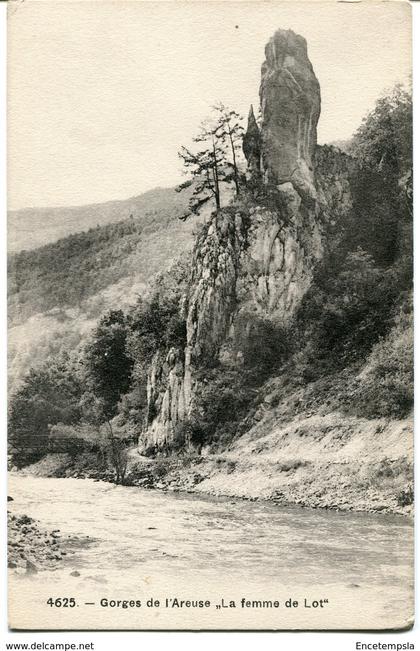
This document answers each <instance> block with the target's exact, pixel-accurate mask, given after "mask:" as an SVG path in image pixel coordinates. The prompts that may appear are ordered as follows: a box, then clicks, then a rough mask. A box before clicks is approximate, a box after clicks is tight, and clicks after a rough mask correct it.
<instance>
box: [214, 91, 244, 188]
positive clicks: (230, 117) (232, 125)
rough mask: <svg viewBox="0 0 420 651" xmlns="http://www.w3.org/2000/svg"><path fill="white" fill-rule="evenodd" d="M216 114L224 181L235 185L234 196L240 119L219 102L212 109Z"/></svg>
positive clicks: (236, 184)
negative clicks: (221, 148) (221, 150)
mask: <svg viewBox="0 0 420 651" xmlns="http://www.w3.org/2000/svg"><path fill="white" fill-rule="evenodd" d="M213 109H214V111H215V112H216V120H217V127H216V130H215V135H216V138H217V140H218V141H219V142H220V143H221V144H222V146H223V150H224V151H223V154H224V155H223V163H224V166H225V174H224V181H225V182H227V183H229V182H231V181H233V182H234V184H235V190H236V195H237V196H239V194H240V183H239V168H238V153H239V151H240V150H241V148H242V139H243V134H244V129H243V126H242V124H241V121H242V119H243V118H242V117H241V116H240V115H239V113H238V112H237V111H234V110H231V109H229V108H228V107H227V106H225V105H224V104H222V102H220V103H219V104H216V105H215V106H214V107H213Z"/></svg>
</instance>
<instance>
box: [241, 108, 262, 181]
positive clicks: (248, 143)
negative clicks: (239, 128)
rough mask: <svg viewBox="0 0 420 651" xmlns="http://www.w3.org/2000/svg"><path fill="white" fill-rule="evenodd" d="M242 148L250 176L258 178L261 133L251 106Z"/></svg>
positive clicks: (259, 171)
mask: <svg viewBox="0 0 420 651" xmlns="http://www.w3.org/2000/svg"><path fill="white" fill-rule="evenodd" d="M242 148H243V151H244V154H245V158H246V160H247V163H248V170H249V173H250V176H251V177H252V176H254V177H259V175H260V173H261V133H260V128H259V126H258V123H257V120H256V118H255V115H254V107H253V106H252V104H251V108H250V109H249V113H248V126H247V130H246V132H245V134H244V138H243V143H242Z"/></svg>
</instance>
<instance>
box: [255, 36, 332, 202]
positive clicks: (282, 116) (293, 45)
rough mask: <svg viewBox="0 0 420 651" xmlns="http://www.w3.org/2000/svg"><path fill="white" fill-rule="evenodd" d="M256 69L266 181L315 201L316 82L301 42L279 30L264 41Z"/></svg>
mask: <svg viewBox="0 0 420 651" xmlns="http://www.w3.org/2000/svg"><path fill="white" fill-rule="evenodd" d="M265 57H266V58H265V61H264V63H263V65H262V69H261V86H260V101H261V114H262V126H261V141H262V142H261V155H262V167H263V172H264V179H265V181H266V183H270V184H273V185H275V186H277V187H280V188H281V187H282V186H283V185H284V184H289V183H290V184H292V185H293V187H294V189H295V190H297V192H298V193H299V195H300V197H301V199H305V198H306V196H307V195H309V197H310V198H312V199H315V190H314V185H313V168H314V155H315V148H316V144H317V132H316V128H317V124H318V119H319V115H320V110H321V96H320V89H319V83H318V80H317V78H316V77H315V74H314V71H313V68H312V64H311V62H310V61H309V58H308V53H307V46H306V41H305V39H304V38H303V37H302V36H299V35H297V34H295V33H294V32H292V31H291V30H287V31H285V30H282V29H279V30H277V32H276V33H275V34H274V36H273V37H272V38H271V39H270V41H269V42H268V43H267V45H266V48H265Z"/></svg>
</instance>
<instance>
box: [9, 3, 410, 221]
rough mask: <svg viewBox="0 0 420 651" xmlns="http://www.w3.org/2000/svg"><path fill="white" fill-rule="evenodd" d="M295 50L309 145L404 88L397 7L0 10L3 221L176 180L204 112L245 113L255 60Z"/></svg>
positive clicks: (345, 129) (404, 21)
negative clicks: (4, 98)
mask: <svg viewBox="0 0 420 651" xmlns="http://www.w3.org/2000/svg"><path fill="white" fill-rule="evenodd" d="M279 27H281V28H284V29H288V28H290V29H293V30H294V31H295V32H297V33H300V34H301V35H302V36H304V37H305V38H306V40H307V42H308V54H309V58H310V59H311V61H312V64H313V67H314V71H315V74H316V75H317V77H318V79H319V82H320V85H321V98H322V109H321V117H320V121H319V124H318V142H320V143H324V142H330V141H333V140H341V139H347V138H349V137H350V136H351V135H352V133H353V132H354V131H355V130H356V129H357V127H358V126H359V124H360V122H361V120H362V119H363V117H364V116H365V115H366V114H367V112H369V111H370V110H371V109H372V108H373V106H374V103H375V101H376V99H377V98H378V97H379V96H380V95H381V93H382V92H383V91H384V90H385V89H389V88H391V87H392V86H393V85H394V84H395V83H397V82H402V83H406V82H407V80H408V78H409V75H410V67H411V60H410V56H411V55H410V53H411V25H410V7H409V5H408V3H406V2H378V3H377V2H351V3H350V2H332V1H327V2H322V1H317V0H308V1H306V2H298V1H296V0H293V1H290V2H287V1H279V2H269V1H265V0H259V1H256V2H247V1H241V0H236V1H235V2H230V1H229V0H224V1H221V2H219V1H211V0H207V1H206V2H199V1H196V2H176V3H175V2H174V1H170V2H164V1H157V2H150V1H147V0H138V1H137V0H128V1H126V0H116V1H114V2H108V1H106V0H81V1H78V2H73V1H72V0H25V2H19V1H18V2H15V3H13V4H10V5H9V21H8V156H9V161H8V168H9V169H8V186H9V187H8V196H9V208H10V209H18V208H23V207H34V206H36V207H41V206H69V205H84V204H88V203H96V202H103V201H108V200H113V199H126V198H128V197H131V196H135V195H138V194H141V193H142V192H145V191H147V190H149V189H151V188H153V187H156V186H172V185H175V184H177V183H178V182H179V181H180V180H182V176H181V171H182V165H181V161H180V160H179V158H178V156H177V152H178V150H179V149H180V146H181V145H189V143H190V142H191V138H192V137H193V136H194V135H195V133H196V131H197V127H198V125H199V123H200V122H201V121H202V120H203V119H204V118H205V117H206V116H207V115H208V113H209V107H210V106H211V105H212V104H214V103H215V102H216V101H223V102H224V103H225V104H227V105H229V106H231V107H233V108H235V109H236V110H239V111H240V112H241V113H242V114H243V115H245V116H246V115H247V113H248V110H249V105H250V104H251V103H253V104H254V106H258V88H259V82H260V69H261V64H262V62H263V60H264V46H265V44H266V42H267V41H268V39H269V38H270V36H271V35H272V34H273V33H274V32H275V30H276V29H278V28H279Z"/></svg>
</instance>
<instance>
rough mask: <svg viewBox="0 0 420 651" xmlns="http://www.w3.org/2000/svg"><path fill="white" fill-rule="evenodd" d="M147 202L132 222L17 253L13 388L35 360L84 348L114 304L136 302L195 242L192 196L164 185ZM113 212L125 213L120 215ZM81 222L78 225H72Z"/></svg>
mask: <svg viewBox="0 0 420 651" xmlns="http://www.w3.org/2000/svg"><path fill="white" fill-rule="evenodd" d="M140 199H141V201H140V200H139V201H138V202H137V206H141V210H140V209H138V210H133V212H131V213H129V214H130V215H131V216H129V217H128V218H127V219H125V220H121V221H116V222H115V223H111V224H107V225H105V226H97V227H96V228H91V229H90V230H88V231H87V232H81V233H75V234H72V235H69V236H68V237H65V238H63V239H60V240H58V241H57V242H54V243H51V244H46V245H44V246H42V247H40V248H38V249H34V250H30V251H21V252H20V253H16V254H11V255H10V256H9V260H8V273H9V295H8V302H9V314H8V316H9V324H10V329H9V381H10V389H11V390H12V391H13V388H14V387H15V386H16V383H17V382H18V381H19V379H20V378H21V377H22V376H23V374H24V373H25V372H26V371H27V368H28V365H29V366H36V364H37V363H41V362H43V361H44V360H45V359H46V358H47V357H48V355H50V354H54V353H57V352H59V351H60V350H62V349H67V348H70V349H72V348H74V347H77V345H78V344H79V342H80V341H81V340H82V339H83V338H84V337H85V336H86V335H87V333H88V332H89V331H90V329H91V328H92V326H93V325H94V323H95V320H96V319H97V318H98V317H99V316H100V314H102V313H103V312H104V311H105V310H106V309H108V308H111V307H112V306H114V305H119V306H122V307H127V306H129V305H131V304H133V303H135V301H136V298H137V296H138V294H139V293H141V292H144V291H145V289H146V284H147V282H148V280H149V279H150V278H152V277H153V276H154V275H155V274H157V273H159V272H162V271H164V270H165V269H167V268H168V267H170V266H171V264H172V262H173V261H174V260H175V259H177V258H178V256H179V255H180V252H182V251H185V252H187V251H188V250H189V249H190V248H191V247H192V241H193V235H192V232H193V229H194V226H195V225H194V223H193V222H187V223H185V222H182V221H180V220H179V219H178V217H180V216H181V215H182V214H183V212H184V211H185V206H186V205H187V202H188V196H185V195H180V194H177V193H176V192H175V191H174V190H173V189H166V190H160V189H159V190H157V191H153V192H150V193H147V195H146V198H144V197H141V198H140ZM148 199H150V200H151V205H150V209H149V210H146V205H147V202H148ZM121 203H122V204H124V202H121ZM130 206H131V208H134V207H135V206H133V205H131V204H130V201H128V202H126V203H125V204H124V210H123V211H122V214H121V213H120V215H119V216H122V215H123V214H126V213H127V212H128V210H127V209H128V208H129V207H130ZM113 207H114V208H115V204H113ZM120 208H121V206H120ZM104 210H105V213H106V211H107V204H106V205H105V209H104ZM80 211H81V213H82V209H80ZM112 214H113V217H114V218H117V216H118V213H117V212H113V213H112ZM81 225H82V223H79V222H77V223H76V222H72V228H76V227H77V228H79V227H81ZM12 228H13V227H12V226H11V227H10V229H12Z"/></svg>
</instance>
